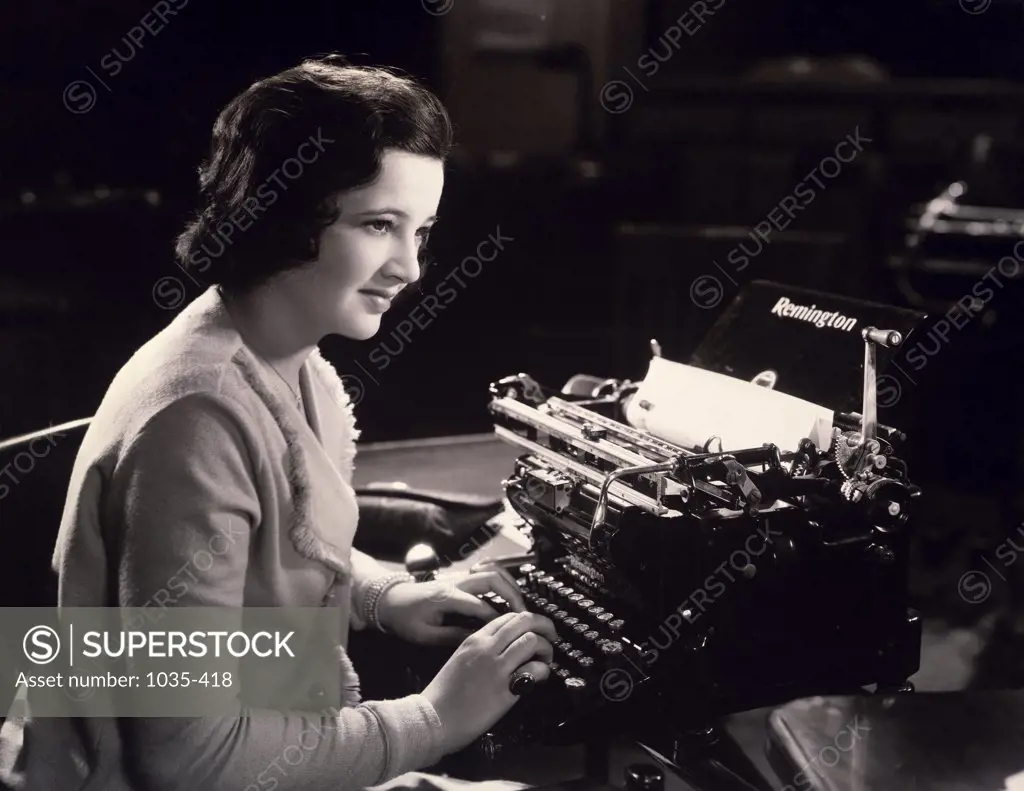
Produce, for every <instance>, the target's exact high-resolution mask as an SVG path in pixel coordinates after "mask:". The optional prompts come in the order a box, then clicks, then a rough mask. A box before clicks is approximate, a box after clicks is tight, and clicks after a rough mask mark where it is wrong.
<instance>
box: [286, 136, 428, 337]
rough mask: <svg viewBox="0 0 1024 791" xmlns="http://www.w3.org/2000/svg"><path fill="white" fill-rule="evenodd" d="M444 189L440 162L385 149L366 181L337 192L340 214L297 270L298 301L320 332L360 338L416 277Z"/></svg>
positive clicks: (376, 326) (375, 326)
mask: <svg viewBox="0 0 1024 791" xmlns="http://www.w3.org/2000/svg"><path fill="white" fill-rule="evenodd" d="M443 188H444V165H443V163H442V162H441V160H439V159H435V158H433V157H427V156H422V155H419V154H410V153H407V152H405V151H399V150H388V151H386V152H385V153H384V156H383V161H382V169H381V173H380V176H379V177H378V178H377V180H376V181H374V182H373V183H372V184H369V185H368V186H365V187H360V188H359V189H354V190H350V191H348V192H344V193H341V194H340V195H338V197H337V201H338V208H339V210H340V212H341V214H340V216H339V217H338V219H337V221H336V222H334V224H333V225H331V226H330V227H328V228H326V229H324V231H323V234H322V235H321V237H320V257H319V258H318V259H317V261H316V262H315V263H313V264H312V265H311V266H309V267H303V269H302V270H299V271H300V272H302V273H303V274H302V276H301V279H302V284H301V286H300V288H301V290H302V291H303V292H304V293H303V294H302V299H301V301H302V303H303V304H304V307H308V313H307V317H308V319H309V320H310V321H311V322H313V324H314V326H316V327H317V329H318V331H322V332H323V334H325V335H326V334H331V333H336V334H338V335H343V336H345V337H346V338H353V339H355V340H366V339H368V338H371V337H373V335H374V334H376V332H377V331H378V330H379V329H380V321H381V315H382V314H383V313H384V311H386V310H387V309H388V308H389V307H390V306H391V302H392V300H393V299H394V297H395V296H396V295H397V294H398V292H399V291H401V290H402V289H403V288H405V287H406V286H407V285H409V284H410V283H414V282H415V281H416V280H418V279H419V277H420V265H419V251H420V247H421V246H422V245H423V244H424V243H425V242H426V238H427V233H428V232H429V230H430V227H431V225H433V223H434V221H435V219H436V215H437V207H438V204H439V203H440V201H441V191H442V189H443Z"/></svg>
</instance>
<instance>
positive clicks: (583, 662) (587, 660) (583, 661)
mask: <svg viewBox="0 0 1024 791" xmlns="http://www.w3.org/2000/svg"><path fill="white" fill-rule="evenodd" d="M576 661H577V662H579V665H580V667H585V668H590V667H593V666H594V658H593V657H590V656H581V657H580V658H579V659H577V660H576Z"/></svg>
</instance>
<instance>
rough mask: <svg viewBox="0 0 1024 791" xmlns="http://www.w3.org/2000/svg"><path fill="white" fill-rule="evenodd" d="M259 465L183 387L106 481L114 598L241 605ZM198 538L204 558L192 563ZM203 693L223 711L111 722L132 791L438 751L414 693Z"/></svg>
mask: <svg viewBox="0 0 1024 791" xmlns="http://www.w3.org/2000/svg"><path fill="white" fill-rule="evenodd" d="M264 463H269V460H267V459H263V458H261V454H260V443H259V439H258V435H257V432H256V431H255V430H254V429H253V427H252V423H251V421H250V420H248V419H247V417H246V412H245V410H244V409H243V408H242V407H241V406H240V405H238V404H235V403H234V402H233V401H232V400H231V399H230V398H227V397H224V396H213V395H206V394H197V395H190V396H186V397H185V398H183V399H180V400H178V401H176V402H175V403H174V404H172V405H170V406H168V407H166V408H164V409H163V410H162V411H160V412H159V413H158V414H157V415H156V416H155V417H154V418H153V419H152V420H150V421H149V422H148V423H147V424H146V426H145V427H144V428H143V429H142V430H141V431H140V432H139V433H138V435H137V436H136V437H135V438H134V440H133V441H132V442H131V444H130V446H129V447H128V448H127V449H126V450H125V452H124V454H123V456H122V458H121V459H120V460H119V462H118V465H117V467H116V469H115V471H114V473H113V476H112V481H111V486H110V489H109V493H110V497H109V499H108V504H110V505H109V506H108V509H109V510H111V511H112V513H111V519H112V522H113V525H115V526H116V533H117V536H118V539H117V540H118V544H119V546H118V555H117V563H118V591H119V599H120V605H121V606H122V607H142V606H144V605H149V606H153V605H154V604H155V603H158V602H160V603H162V604H163V605H164V606H179V607H201V606H215V607H226V608H236V607H241V606H242V604H243V592H244V587H245V579H246V570H247V566H248V562H249V551H250V535H251V531H253V530H256V529H258V526H259V524H260V501H259V496H258V493H257V488H256V484H255V481H256V480H257V472H258V470H259V467H260V465H261V464H264ZM212 546H216V547H217V548H218V552H217V556H216V562H214V563H212V564H209V563H202V564H198V563H195V562H193V560H194V559H195V558H196V557H197V554H198V553H200V552H202V551H204V550H209V548H210V547H212ZM186 569H187V575H186V576H185V577H184V579H186V580H187V584H184V585H178V586H176V587H175V588H174V591H175V595H174V597H173V599H171V600H168V598H167V591H168V590H169V589H170V586H169V584H168V581H169V580H171V579H173V578H178V579H182V578H183V574H182V572H183V571H184V570H186ZM161 591H163V595H162V597H161V596H158V593H159V592H161ZM157 606H159V604H157ZM225 669H228V670H230V669H231V668H230V667H227V668H225ZM209 693H210V695H217V694H222V695H224V696H225V699H224V700H223V701H220V703H222V704H223V706H222V707H223V710H224V711H225V712H227V713H226V714H225V715H224V716H221V717H213V718H211V717H205V718H198V717H197V718H132V719H124V720H122V722H121V724H120V730H121V733H122V738H123V739H124V742H125V746H126V748H127V749H126V755H127V756H130V759H128V766H126V770H127V771H128V772H129V774H130V775H132V776H133V778H134V780H135V782H136V783H137V784H138V785H139V787H140V788H142V789H145V790H146V791H164V790H165V789H166V791H171V789H181V788H217V789H219V791H257V790H258V789H267V788H275V789H277V791H291V790H292V789H295V791H299V789H301V791H321V789H322V791H328V789H329V790H330V791H339V789H340V790H341V791H344V790H345V789H358V788H363V787H366V786H369V785H375V784H378V783H381V782H384V781H386V780H389V779H391V778H393V777H395V776H397V775H400V774H402V773H404V772H407V771H410V770H414V769H420V768H424V767H426V766H429V765H431V764H433V763H435V762H436V761H437V760H438V759H439V758H440V757H441V755H442V752H443V747H442V736H443V727H442V724H441V722H440V720H439V719H438V717H437V714H436V712H435V711H434V709H433V707H432V706H431V705H430V703H429V702H428V701H427V700H426V699H425V698H423V697H422V696H421V695H411V696H408V697H405V698H401V699H398V700H389V701H382V702H366V703H363V704H361V705H359V706H355V707H351V708H345V709H341V710H340V711H337V712H333V713H330V714H324V715H320V714H316V713H306V712H279V711H274V710H268V709H262V710H261V709H254V708H251V707H248V706H245V705H243V703H242V702H241V701H240V700H239V699H238V697H237V696H236V695H235V694H234V693H233V692H231V690H230V689H226V690H216V689H211V690H209ZM204 694H205V693H204Z"/></svg>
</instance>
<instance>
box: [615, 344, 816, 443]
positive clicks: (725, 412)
mask: <svg viewBox="0 0 1024 791" xmlns="http://www.w3.org/2000/svg"><path fill="white" fill-rule="evenodd" d="M641 404H644V407H646V408H644V407H642V406H641ZM626 419H627V420H628V421H629V423H630V424H631V425H633V426H634V427H636V428H639V429H644V430H646V431H649V432H650V433H651V434H653V435H654V436H655V437H658V438H659V439H662V440H665V441H666V442H671V443H673V444H675V445H679V446H681V447H683V448H686V449H692V448H701V447H703V446H704V444H705V443H706V442H707V441H708V440H709V439H711V438H712V437H719V438H720V439H721V441H722V450H724V451H729V450H740V449H742V448H756V447H759V446H761V445H764V444H765V443H774V444H775V445H777V446H778V447H779V450H780V451H783V452H786V451H795V450H796V449H797V447H798V444H799V442H800V440H801V439H804V438H805V437H807V438H808V439H810V440H812V441H813V442H814V444H815V445H816V446H817V447H818V449H819V450H826V449H827V448H828V447H829V445H830V444H831V435H832V420H833V412H832V410H831V409H827V408H826V407H823V406H819V405H818V404H812V403H811V402H809V401H804V400H802V399H800V398H796V397H795V396H791V395H788V394H786V393H780V392H777V391H774V390H769V389H767V388H765V387H761V386H760V385H755V384H752V383H750V382H747V381H744V380H743V379H736V378H735V377H732V376H726V375H725V374H719V373H714V372H713V371H705V370H704V369H702V368H695V367H693V366H691V365H684V364H683V363H677V362H672V361H671V360H666V359H665V358H663V357H654V358H652V359H651V366H650V368H649V369H648V371H647V376H646V378H645V379H644V380H643V382H641V384H640V388H639V389H638V390H637V393H636V395H635V396H634V397H633V398H632V399H630V402H629V404H628V406H627V407H626ZM712 449H713V450H718V442H717V441H716V442H715V443H714V444H713V445H712Z"/></svg>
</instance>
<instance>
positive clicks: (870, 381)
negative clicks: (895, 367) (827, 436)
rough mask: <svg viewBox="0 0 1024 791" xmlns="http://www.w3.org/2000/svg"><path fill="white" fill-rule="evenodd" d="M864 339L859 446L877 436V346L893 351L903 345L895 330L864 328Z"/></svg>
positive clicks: (862, 334)
mask: <svg viewBox="0 0 1024 791" xmlns="http://www.w3.org/2000/svg"><path fill="white" fill-rule="evenodd" d="M860 335H861V337H862V338H863V339H864V398H863V401H864V407H863V410H862V412H861V415H862V418H861V443H860V444H861V445H867V443H868V442H870V441H872V440H874V439H875V437H876V435H877V434H878V409H877V398H878V359H877V351H878V348H877V347H879V346H884V347H886V348H887V349H893V348H895V347H897V346H899V345H900V344H901V343H903V336H902V335H900V333H898V332H897V331H896V330H880V329H878V328H877V327H865V328H864V329H863V330H861V333H860Z"/></svg>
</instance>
